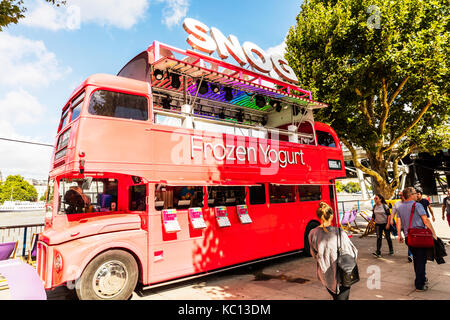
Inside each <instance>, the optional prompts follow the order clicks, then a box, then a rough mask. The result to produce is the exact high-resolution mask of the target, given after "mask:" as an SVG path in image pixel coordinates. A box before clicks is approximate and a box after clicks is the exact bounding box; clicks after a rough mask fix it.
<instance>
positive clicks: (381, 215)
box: [372, 194, 394, 258]
mask: <svg viewBox="0 0 450 320" xmlns="http://www.w3.org/2000/svg"><path fill="white" fill-rule="evenodd" d="M373 200H374V201H375V205H374V206H373V209H372V211H373V215H372V217H373V218H375V231H376V232H377V251H375V252H374V253H373V255H374V256H375V257H377V258H379V257H381V243H382V240H383V232H384V236H385V238H386V241H387V243H388V246H389V254H390V255H393V254H394V247H393V246H392V239H391V232H390V228H391V224H392V222H391V213H390V211H389V206H388V205H387V203H386V200H384V197H383V196H382V195H381V194H376V195H375V198H374V199H373Z"/></svg>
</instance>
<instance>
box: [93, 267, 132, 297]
mask: <svg viewBox="0 0 450 320" xmlns="http://www.w3.org/2000/svg"><path fill="white" fill-rule="evenodd" d="M127 280H128V273H127V269H126V267H125V265H124V264H123V263H122V262H120V261H117V260H115V261H108V262H106V263H104V264H102V265H101V266H100V267H99V268H98V269H97V271H96V272H95V273H94V277H93V279H92V287H93V289H94V292H95V294H96V295H98V296H99V297H100V298H102V299H111V298H114V297H115V296H117V295H118V294H119V293H120V292H122V290H123V289H124V287H125V285H126V283H127Z"/></svg>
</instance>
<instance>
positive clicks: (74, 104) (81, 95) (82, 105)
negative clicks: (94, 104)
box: [68, 89, 86, 123]
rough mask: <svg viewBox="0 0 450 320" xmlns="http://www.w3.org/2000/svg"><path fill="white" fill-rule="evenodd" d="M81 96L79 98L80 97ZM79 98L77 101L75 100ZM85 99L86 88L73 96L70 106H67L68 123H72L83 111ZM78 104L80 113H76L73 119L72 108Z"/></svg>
mask: <svg viewBox="0 0 450 320" xmlns="http://www.w3.org/2000/svg"><path fill="white" fill-rule="evenodd" d="M80 98H81V99H80ZM77 100H79V101H77ZM85 101H86V90H85V89H83V90H82V91H81V92H80V93H79V94H77V95H76V96H75V98H73V99H72V100H71V101H70V106H69V107H68V108H69V109H70V120H69V122H68V123H72V122H74V121H75V120H77V119H79V118H80V117H81V113H82V112H83V107H84V102H85ZM78 106H80V113H79V114H78V117H77V118H76V119H73V110H74V109H75V108H77V107H78Z"/></svg>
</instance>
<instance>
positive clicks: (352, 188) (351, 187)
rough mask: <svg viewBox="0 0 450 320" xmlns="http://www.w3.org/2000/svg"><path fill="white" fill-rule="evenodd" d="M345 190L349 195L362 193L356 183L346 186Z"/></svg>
mask: <svg viewBox="0 0 450 320" xmlns="http://www.w3.org/2000/svg"><path fill="white" fill-rule="evenodd" d="M344 190H345V191H346V192H348V193H356V192H359V191H361V186H360V185H359V184H358V183H356V182H349V183H347V184H346V185H345V187H344Z"/></svg>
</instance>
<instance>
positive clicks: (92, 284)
mask: <svg viewBox="0 0 450 320" xmlns="http://www.w3.org/2000/svg"><path fill="white" fill-rule="evenodd" d="M138 273H139V270H138V266H137V263H136V260H135V259H134V257H133V256H132V255H131V254H129V253H128V252H125V251H122V250H111V251H107V252H104V253H102V254H100V255H98V256H97V257H95V258H94V259H93V260H92V261H91V262H89V264H88V265H87V267H86V269H85V270H84V271H83V274H82V275H81V277H80V278H79V279H78V281H77V282H78V283H77V285H76V292H77V296H78V298H79V299H80V300H126V299H128V298H130V297H131V295H132V294H133V291H134V289H135V288H136V284H137V280H138Z"/></svg>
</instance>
